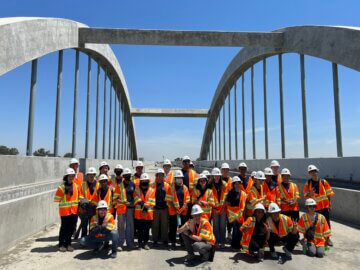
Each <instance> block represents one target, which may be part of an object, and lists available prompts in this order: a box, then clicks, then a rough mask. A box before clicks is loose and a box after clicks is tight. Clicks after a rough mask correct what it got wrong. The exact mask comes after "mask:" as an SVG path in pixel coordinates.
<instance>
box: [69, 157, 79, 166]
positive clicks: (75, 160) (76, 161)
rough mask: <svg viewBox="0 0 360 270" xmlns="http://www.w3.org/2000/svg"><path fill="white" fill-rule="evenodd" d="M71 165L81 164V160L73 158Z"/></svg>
mask: <svg viewBox="0 0 360 270" xmlns="http://www.w3.org/2000/svg"><path fill="white" fill-rule="evenodd" d="M71 164H80V162H79V160H77V159H76V158H72V159H71V160H70V165H71Z"/></svg>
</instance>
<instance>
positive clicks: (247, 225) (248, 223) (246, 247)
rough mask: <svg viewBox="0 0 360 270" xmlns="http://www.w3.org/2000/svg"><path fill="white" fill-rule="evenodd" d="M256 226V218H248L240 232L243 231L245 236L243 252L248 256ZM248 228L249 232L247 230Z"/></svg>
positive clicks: (242, 239)
mask: <svg viewBox="0 0 360 270" xmlns="http://www.w3.org/2000/svg"><path fill="white" fill-rule="evenodd" d="M255 224H256V218H255V217H248V218H247V219H246V220H245V222H244V223H243V224H242V226H241V227H240V231H242V233H243V235H242V237H241V242H240V244H241V246H242V248H243V251H244V252H245V253H247V254H249V244H250V241H251V238H252V235H253V233H254V229H255ZM246 228H247V230H245V229H246Z"/></svg>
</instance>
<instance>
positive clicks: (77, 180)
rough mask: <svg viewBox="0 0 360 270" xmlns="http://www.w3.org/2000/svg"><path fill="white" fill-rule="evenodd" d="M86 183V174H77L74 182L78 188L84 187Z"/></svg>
mask: <svg viewBox="0 0 360 270" xmlns="http://www.w3.org/2000/svg"><path fill="white" fill-rule="evenodd" d="M83 181H84V174H83V173H82V172H77V173H76V174H75V177H74V180H73V182H74V183H75V184H77V186H78V187H81V186H82V183H83Z"/></svg>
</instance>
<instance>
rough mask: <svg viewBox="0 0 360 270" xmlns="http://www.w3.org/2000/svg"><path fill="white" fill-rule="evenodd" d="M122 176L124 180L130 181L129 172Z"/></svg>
mask: <svg viewBox="0 0 360 270" xmlns="http://www.w3.org/2000/svg"><path fill="white" fill-rule="evenodd" d="M123 177H124V179H125V181H126V182H130V180H131V175H130V174H125V175H124V176H123Z"/></svg>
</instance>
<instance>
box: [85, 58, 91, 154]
mask: <svg viewBox="0 0 360 270" xmlns="http://www.w3.org/2000/svg"><path fill="white" fill-rule="evenodd" d="M90 92H91V57H90V55H89V56H88V79H87V95H86V131H85V158H88V157H89V121H90Z"/></svg>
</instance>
